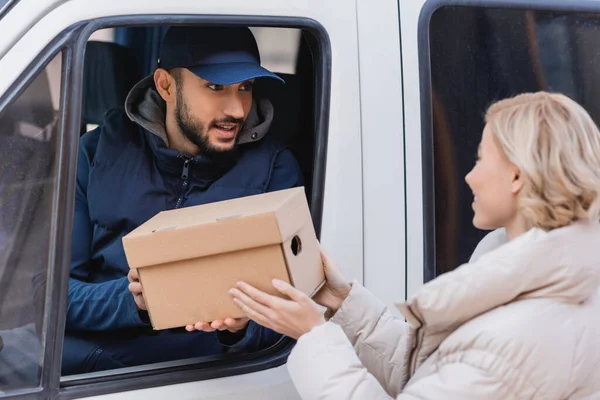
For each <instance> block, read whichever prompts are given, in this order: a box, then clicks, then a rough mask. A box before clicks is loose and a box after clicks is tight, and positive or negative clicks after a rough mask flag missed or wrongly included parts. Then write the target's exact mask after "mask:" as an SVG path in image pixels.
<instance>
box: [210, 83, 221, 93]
mask: <svg viewBox="0 0 600 400" xmlns="http://www.w3.org/2000/svg"><path fill="white" fill-rule="evenodd" d="M208 88H209V89H210V90H214V91H219V90H223V85H217V84H215V83H211V84H210V85H208Z"/></svg>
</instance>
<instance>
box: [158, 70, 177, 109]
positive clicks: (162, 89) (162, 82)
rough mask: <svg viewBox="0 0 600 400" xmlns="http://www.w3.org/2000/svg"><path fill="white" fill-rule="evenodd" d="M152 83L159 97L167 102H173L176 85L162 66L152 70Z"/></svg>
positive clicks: (175, 97)
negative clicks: (154, 70)
mask: <svg viewBox="0 0 600 400" xmlns="http://www.w3.org/2000/svg"><path fill="white" fill-rule="evenodd" d="M154 85H155V86H156V91H157V92H158V94H160V97H162V99H163V100H164V101H166V102H167V103H174V102H175V101H176V99H177V85H176V83H175V79H174V78H173V77H172V76H171V74H169V72H167V70H164V69H162V68H158V69H157V70H156V72H154Z"/></svg>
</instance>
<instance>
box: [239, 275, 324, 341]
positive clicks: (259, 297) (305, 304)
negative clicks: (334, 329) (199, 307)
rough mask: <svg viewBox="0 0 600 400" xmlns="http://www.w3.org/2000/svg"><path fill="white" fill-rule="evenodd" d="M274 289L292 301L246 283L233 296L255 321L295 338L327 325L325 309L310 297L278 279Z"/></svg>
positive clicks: (274, 283) (240, 284)
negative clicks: (323, 310) (316, 327)
mask: <svg viewBox="0 0 600 400" xmlns="http://www.w3.org/2000/svg"><path fill="white" fill-rule="evenodd" d="M273 286H274V287H275V289H277V290H278V291H279V292H280V293H282V294H284V295H286V296H287V297H289V299H290V300H286V299H282V298H280V297H277V296H272V295H270V294H268V293H265V292H262V291H260V290H258V289H256V288H255V287H253V286H250V285H248V284H247V283H244V282H238V283H237V288H234V289H231V290H230V291H229V293H230V294H231V295H232V296H233V301H234V302H235V304H237V305H238V306H239V307H240V308H241V309H242V311H243V312H244V313H245V314H246V315H247V316H248V317H249V318H250V319H252V320H253V321H254V322H256V323H257V324H259V325H262V326H264V327H267V328H269V329H272V330H274V331H275V332H279V333H281V334H284V335H286V336H289V337H292V338H294V339H298V338H299V337H300V336H302V335H304V334H305V333H308V332H310V331H311V329H313V328H314V327H315V326H318V325H321V324H324V323H325V318H324V317H323V312H322V310H321V309H320V308H319V306H318V305H317V304H316V303H315V302H314V301H312V300H311V299H310V298H309V297H308V296H307V295H305V294H304V293H302V292H301V291H299V290H298V289H295V288H294V287H293V286H292V285H290V284H289V283H287V282H283V281H280V280H278V279H274V280H273Z"/></svg>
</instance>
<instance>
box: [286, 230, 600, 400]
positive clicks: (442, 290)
mask: <svg viewBox="0 0 600 400" xmlns="http://www.w3.org/2000/svg"><path fill="white" fill-rule="evenodd" d="M496 242H498V241H496ZM500 242H501V240H500ZM481 251H482V249H479V252H481ZM599 287H600V225H598V224H595V223H594V224H592V223H577V224H574V225H572V226H569V227H565V228H561V229H556V230H554V231H551V232H548V233H547V232H544V231H541V230H539V229H532V230H530V231H529V232H527V233H525V234H524V235H522V236H519V237H518V238H516V239H514V240H512V241H510V242H508V243H506V244H503V245H501V246H500V247H498V248H497V249H495V250H492V251H490V252H487V253H485V254H483V255H482V256H481V257H480V258H479V259H477V260H476V261H474V262H472V263H469V264H465V265H463V266H461V267H459V268H457V269H456V270H455V271H452V272H449V273H447V274H444V275H442V276H440V277H439V278H437V279H435V280H434V281H431V282H429V283H428V284H426V285H424V286H423V287H422V288H421V290H420V291H419V292H418V293H417V294H416V295H415V296H414V297H413V298H412V299H411V300H409V301H408V302H407V303H404V304H400V305H398V308H399V309H400V311H401V312H402V313H403V314H404V316H405V317H406V320H407V321H408V322H405V321H404V320H402V319H397V318H394V317H393V316H391V315H390V313H389V312H388V311H387V310H386V308H385V306H384V305H383V304H381V303H380V302H379V301H378V300H377V299H376V298H375V297H374V296H373V295H372V294H370V293H369V292H368V291H367V290H366V289H365V288H363V287H362V286H360V285H359V284H358V283H355V284H354V285H353V287H352V291H351V292H350V295H349V296H348V298H347V299H346V300H345V302H344V303H343V305H342V307H341V308H340V309H339V310H338V312H337V313H336V315H335V316H334V317H333V318H332V319H331V320H330V321H329V322H327V323H326V324H324V325H321V326H319V327H316V328H315V329H313V330H312V331H311V332H309V333H308V334H306V335H304V336H302V337H301V338H300V339H299V340H298V343H297V345H296V347H295V348H294V350H293V351H292V354H291V355H290V357H289V359H288V364H287V365H288V369H289V372H290V375H291V377H292V380H293V382H294V384H295V385H296V388H297V390H298V392H299V393H300V395H301V397H302V398H303V399H305V400H307V399H322V400H324V399H331V400H344V399H361V400H363V399H364V400H379V399H381V400H383V399H391V398H396V399H402V400H409V399H411V400H412V399H425V400H430V399H431V400H434V399H435V400H458V399H460V400H464V399H481V400H484V399H485V400H506V399H549V400H550V399H557V400H559V399H573V400H575V399H577V400H583V399H586V400H591V399H600V291H599Z"/></svg>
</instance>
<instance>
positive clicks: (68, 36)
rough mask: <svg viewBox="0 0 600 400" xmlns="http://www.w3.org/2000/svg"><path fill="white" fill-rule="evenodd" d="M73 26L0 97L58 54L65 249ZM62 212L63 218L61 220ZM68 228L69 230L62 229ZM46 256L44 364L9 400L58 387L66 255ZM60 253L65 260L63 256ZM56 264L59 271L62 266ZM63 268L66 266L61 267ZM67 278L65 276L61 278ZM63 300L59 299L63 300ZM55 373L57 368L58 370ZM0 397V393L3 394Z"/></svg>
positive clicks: (55, 227)
mask: <svg viewBox="0 0 600 400" xmlns="http://www.w3.org/2000/svg"><path fill="white" fill-rule="evenodd" d="M77 30H78V26H77V25H74V26H72V27H70V28H68V29H67V30H65V31H64V32H63V33H62V34H61V35H59V36H58V37H56V38H55V39H54V40H52V41H51V42H50V43H49V44H48V46H46V48H45V49H44V50H43V51H42V52H41V53H40V54H38V56H37V57H36V58H35V59H34V61H33V62H32V63H31V64H30V65H29V66H28V67H27V68H26V69H25V71H24V72H23V73H22V74H21V75H19V77H18V78H17V79H16V80H15V82H14V83H13V84H12V85H11V86H10V87H9V88H8V89H7V90H6V92H5V93H4V94H3V95H2V96H0V112H2V111H3V110H5V109H6V107H8V106H10V104H12V103H13V101H15V100H16V99H17V98H18V97H19V96H21V95H22V94H23V92H24V91H25V90H27V88H28V87H29V86H30V85H31V83H32V82H33V81H34V80H35V79H36V77H37V76H38V75H39V74H40V73H44V70H45V68H46V67H47V66H48V64H49V63H50V62H51V61H52V60H53V59H54V58H55V57H56V56H58V55H59V54H61V53H62V65H61V94H60V102H59V104H60V108H59V122H58V124H59V127H58V132H60V134H59V135H60V136H59V142H58V146H57V148H58V156H57V157H58V158H57V160H59V162H58V163H57V169H58V170H57V178H56V179H57V184H56V191H55V193H54V199H53V210H52V224H51V231H50V240H51V243H56V242H62V243H64V245H63V246H62V247H65V246H67V245H68V247H69V248H70V246H71V228H70V226H71V225H72V219H73V218H72V217H73V215H72V214H73V211H72V208H73V206H74V199H71V196H69V193H67V192H66V190H65V188H66V187H68V182H69V177H71V176H72V178H73V181H74V178H75V172H76V171H75V168H73V166H74V165H75V166H76V163H77V160H76V156H77V140H75V141H74V140H72V139H71V138H70V136H69V135H64V134H63V132H68V129H73V128H75V126H79V125H78V124H77V125H75V126H73V125H72V123H73V120H74V119H73V118H72V117H71V118H67V115H68V114H67V106H68V105H69V104H70V101H71V97H72V95H73V94H74V93H75V92H77V91H76V90H75V91H70V90H66V88H73V86H72V82H71V78H72V75H71V74H70V72H69V66H70V65H71V62H72V56H73V54H72V51H71V47H72V46H73V44H74V43H75V41H76V39H77ZM73 149H74V150H75V151H74V152H73ZM61 216H62V217H63V218H61ZM67 227H68V229H67ZM50 249H51V250H50V254H49V258H48V264H49V266H48V275H47V280H46V294H45V304H44V326H45V343H44V346H43V348H44V358H43V360H44V363H43V365H42V373H41V380H40V381H41V382H40V386H38V387H37V388H32V389H23V390H18V391H9V392H7V393H6V394H5V395H3V396H4V397H6V398H11V399H48V398H51V397H52V393H54V392H56V390H57V388H58V383H59V382H58V379H56V377H55V376H54V374H53V371H54V368H55V367H54V366H55V365H56V364H57V363H58V364H59V365H60V356H58V361H57V355H60V349H61V348H62V339H61V337H62V334H61V335H58V328H57V327H60V326H64V318H65V311H64V309H65V308H66V298H67V293H66V285H67V279H68V274H69V270H68V264H69V259H70V256H69V255H68V253H65V252H64V251H60V250H59V251H54V247H53V246H52V244H51V246H50ZM65 256H67V258H66V259H65ZM61 266H63V267H62V269H61ZM64 266H66V267H67V268H66V269H65V268H64ZM65 277H66V278H65ZM62 292H64V293H62ZM63 298H64V301H63ZM61 303H64V307H63V310H62V311H60V310H61V309H60V308H59V306H60V304H61ZM59 371H60V369H59ZM3 396H0V397H3Z"/></svg>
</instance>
